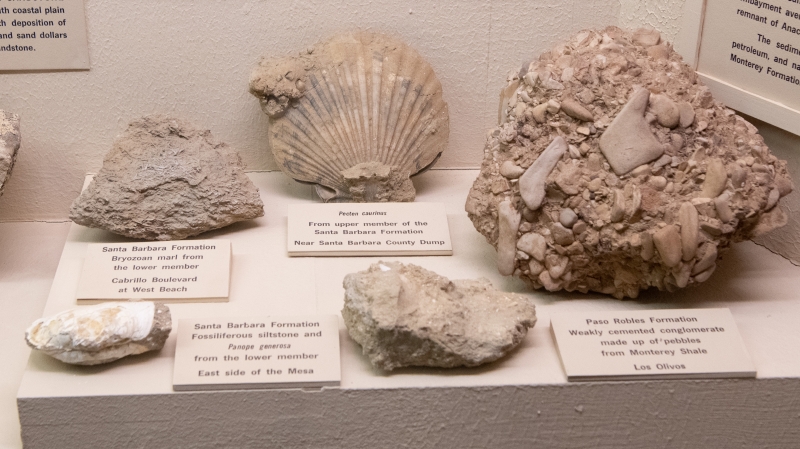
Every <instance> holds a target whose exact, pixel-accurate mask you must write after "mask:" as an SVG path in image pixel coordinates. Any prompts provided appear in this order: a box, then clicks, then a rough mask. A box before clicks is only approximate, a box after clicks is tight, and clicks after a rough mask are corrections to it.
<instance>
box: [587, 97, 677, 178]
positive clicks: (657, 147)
mask: <svg viewBox="0 0 800 449" xmlns="http://www.w3.org/2000/svg"><path fill="white" fill-rule="evenodd" d="M649 98H650V92H649V91H648V90H647V89H642V88H640V89H638V90H637V91H635V92H634V93H633V94H632V95H631V98H630V99H629V100H628V103H627V104H626V105H625V107H623V108H622V110H621V111H620V113H619V115H617V117H616V118H615V119H614V121H613V122H611V124H610V125H609V126H608V129H606V131H605V132H604V133H603V135H602V136H601V137H600V150H601V151H602V152H603V155H604V156H605V157H606V159H608V163H609V164H611V168H613V169H614V173H616V174H618V175H624V174H625V173H628V172H629V171H631V170H633V169H634V168H636V167H638V166H640V165H642V164H646V163H648V162H650V161H652V160H655V159H658V158H659V157H661V155H662V154H664V146H663V145H662V144H661V143H660V142H659V141H658V139H656V138H655V136H654V135H653V133H652V132H651V131H650V125H649V124H648V123H647V121H646V120H645V118H644V112H645V110H646V109H647V104H648V100H649Z"/></svg>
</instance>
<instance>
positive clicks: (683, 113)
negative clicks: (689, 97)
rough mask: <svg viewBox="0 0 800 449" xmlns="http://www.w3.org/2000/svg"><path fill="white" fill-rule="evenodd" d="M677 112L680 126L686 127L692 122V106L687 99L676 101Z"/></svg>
mask: <svg viewBox="0 0 800 449" xmlns="http://www.w3.org/2000/svg"><path fill="white" fill-rule="evenodd" d="M678 112H679V114H680V125H681V128H688V127H690V126H692V124H693V123H694V116H695V114H694V108H693V107H692V104H691V103H689V102H688V101H681V102H679V103H678Z"/></svg>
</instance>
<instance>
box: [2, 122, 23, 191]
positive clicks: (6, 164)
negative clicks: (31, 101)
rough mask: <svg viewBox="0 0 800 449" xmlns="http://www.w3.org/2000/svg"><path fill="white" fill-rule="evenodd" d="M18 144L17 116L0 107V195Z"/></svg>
mask: <svg viewBox="0 0 800 449" xmlns="http://www.w3.org/2000/svg"><path fill="white" fill-rule="evenodd" d="M19 144H20V133H19V116H18V115H17V114H12V113H10V112H6V111H3V110H2V109H0V196H2V195H3V188H4V187H5V185H6V181H7V180H8V177H9V176H11V169H13V168H14V162H15V161H16V160H17V150H19Z"/></svg>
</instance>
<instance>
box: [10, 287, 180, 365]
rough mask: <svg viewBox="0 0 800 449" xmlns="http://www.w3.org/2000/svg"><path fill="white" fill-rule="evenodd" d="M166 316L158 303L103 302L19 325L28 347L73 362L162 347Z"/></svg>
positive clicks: (168, 324) (169, 320)
mask: <svg viewBox="0 0 800 449" xmlns="http://www.w3.org/2000/svg"><path fill="white" fill-rule="evenodd" d="M170 331H172V318H171V315H170V312H169V308H168V307H167V306H165V305H164V304H154V303H152V302H149V301H142V302H107V303H103V304H98V305H96V306H88V307H81V308H78V309H74V310H67V311H65V312H61V313H59V314H57V315H54V316H52V317H49V318H40V319H38V320H36V321H35V322H34V323H33V324H32V325H31V327H29V328H28V330H27V331H25V340H26V341H27V342H28V345H29V346H30V347H32V348H33V349H36V350H39V351H42V352H44V353H45V354H47V355H49V356H51V357H54V358H56V359H58V360H61V361H62V362H65V363H70V364H73V365H98V364H101V363H108V362H113V361H114V360H118V359H121V358H123V357H125V356H128V355H133V354H141V353H143V352H147V351H156V350H159V349H161V348H162V347H164V342H166V341H167V337H169V333H170Z"/></svg>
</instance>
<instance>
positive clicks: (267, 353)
mask: <svg viewBox="0 0 800 449" xmlns="http://www.w3.org/2000/svg"><path fill="white" fill-rule="evenodd" d="M339 359H340V357H339V320H338V317H336V316H335V315H315V316H277V317H264V318H206V319H186V320H180V321H179V322H178V343H177V346H176V349H175V370H174V376H173V382H172V385H173V389H174V390H175V391H184V390H225V389H248V388H298V387H323V386H338V385H339V383H340V382H341V377H342V374H341V368H340V362H339Z"/></svg>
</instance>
